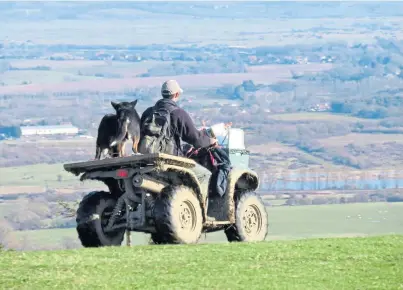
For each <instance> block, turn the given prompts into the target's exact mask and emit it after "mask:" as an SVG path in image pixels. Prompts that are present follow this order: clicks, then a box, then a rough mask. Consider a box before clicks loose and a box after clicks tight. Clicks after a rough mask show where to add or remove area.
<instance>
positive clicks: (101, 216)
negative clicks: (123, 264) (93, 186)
mask: <svg viewBox="0 0 403 290" xmlns="http://www.w3.org/2000/svg"><path fill="white" fill-rule="evenodd" d="M116 202H117V200H116V198H115V197H113V196H112V195H111V194H109V193H108V192H105V191H94V192H91V193H89V194H87V195H86V196H85V197H84V198H83V200H82V201H81V202H80V205H79V207H78V209H77V218H76V222H77V227H76V229H77V233H78V237H79V239H80V241H81V244H82V245H83V246H84V247H103V246H120V245H121V244H122V241H123V238H124V233H125V229H124V228H122V229H118V230H115V231H113V232H107V233H105V232H104V228H105V227H106V225H107V223H108V220H109V218H110V217H111V215H112V212H113V209H114V207H115V205H116Z"/></svg>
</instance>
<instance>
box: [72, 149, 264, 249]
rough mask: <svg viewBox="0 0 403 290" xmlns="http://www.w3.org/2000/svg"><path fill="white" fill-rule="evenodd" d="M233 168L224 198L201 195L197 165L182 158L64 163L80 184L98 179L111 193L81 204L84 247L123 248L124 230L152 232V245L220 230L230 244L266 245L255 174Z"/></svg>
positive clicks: (101, 193) (152, 156) (185, 241)
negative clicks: (237, 242) (259, 242)
mask: <svg viewBox="0 0 403 290" xmlns="http://www.w3.org/2000/svg"><path fill="white" fill-rule="evenodd" d="M237 154H238V155H239V153H237ZM232 163H233V164H232V165H233V169H232V170H231V171H230V173H229V176H228V184H227V188H226V192H225V194H224V195H223V196H222V197H221V196H219V195H214V193H210V196H202V194H201V191H200V184H199V181H198V180H197V178H196V176H195V174H194V173H193V172H192V171H191V170H190V168H191V167H193V166H194V165H195V161H194V160H192V159H188V158H184V157H177V156H173V155H168V154H146V155H133V156H129V157H118V158H110V159H103V160H94V161H88V162H79V163H70V164H65V165H64V168H65V170H66V171H68V172H71V173H73V174H75V175H76V176H78V175H80V174H81V177H80V180H81V181H83V180H88V179H91V180H99V181H101V182H104V183H105V185H106V186H107V187H108V188H109V191H108V192H106V191H94V192H90V193H89V194H87V195H86V196H84V198H83V199H82V201H81V202H80V205H79V207H78V209H77V213H76V214H77V215H76V221H77V228H76V229H77V232H78V236H79V239H80V240H81V243H82V245H83V246H84V247H102V246H118V245H121V244H122V241H123V239H124V234H125V232H126V230H128V231H137V232H144V233H150V234H151V239H152V240H153V242H154V243H156V244H169V243H173V244H190V243H197V241H198V240H199V238H200V236H201V234H202V233H205V232H213V231H219V230H224V232H225V234H226V236H227V239H228V241H230V242H235V241H240V242H252V241H262V240H264V239H265V237H266V235H267V231H268V229H267V228H268V221H267V212H266V208H265V206H264V204H263V202H262V200H261V198H260V197H259V196H258V195H257V194H256V193H254V191H255V190H256V189H257V188H258V186H259V178H258V175H257V174H256V173H255V172H253V171H252V170H250V169H249V168H247V167H245V166H242V167H241V168H237V164H236V163H234V161H232Z"/></svg>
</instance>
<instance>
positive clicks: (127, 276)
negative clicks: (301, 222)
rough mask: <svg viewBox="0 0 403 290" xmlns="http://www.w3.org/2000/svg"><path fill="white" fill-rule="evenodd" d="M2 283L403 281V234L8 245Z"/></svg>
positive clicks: (342, 285)
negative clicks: (38, 247) (73, 246)
mask: <svg viewBox="0 0 403 290" xmlns="http://www.w3.org/2000/svg"><path fill="white" fill-rule="evenodd" d="M0 281H1V284H0V285H1V286H0V288H2V289H55V288H57V289H248V288H249V289H402V287H403V236H384V237H371V238H340V239H313V240H302V241H281V242H280V241H276V242H270V243H268V242H263V243H255V244H248V243H241V244H210V245H185V246H139V247H135V248H126V247H123V248H99V249H80V250H66V251H50V252H49V251H38V252H5V253H2V254H1V256H0Z"/></svg>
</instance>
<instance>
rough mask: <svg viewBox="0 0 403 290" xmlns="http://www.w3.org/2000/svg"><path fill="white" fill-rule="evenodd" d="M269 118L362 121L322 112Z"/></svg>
mask: <svg viewBox="0 0 403 290" xmlns="http://www.w3.org/2000/svg"><path fill="white" fill-rule="evenodd" d="M270 118H271V119H275V120H279V121H347V122H359V121H362V119H360V118H357V117H351V116H348V115H343V114H331V113H322V112H312V113H292V114H273V115H270Z"/></svg>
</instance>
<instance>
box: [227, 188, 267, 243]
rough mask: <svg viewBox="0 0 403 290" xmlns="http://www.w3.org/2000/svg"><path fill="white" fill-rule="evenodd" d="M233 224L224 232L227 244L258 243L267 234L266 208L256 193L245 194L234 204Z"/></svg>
mask: <svg viewBox="0 0 403 290" xmlns="http://www.w3.org/2000/svg"><path fill="white" fill-rule="evenodd" d="M235 207H236V210H235V224H233V225H230V226H229V227H228V228H226V229H225V230H224V232H225V235H226V236H227V239H228V241H229V242H260V241H263V240H264V239H265V238H266V236H267V233H268V220H267V211H266V207H265V206H264V203H263V201H262V199H261V198H260V196H258V195H257V194H256V193H252V192H250V193H245V194H243V195H242V196H241V198H240V199H239V200H238V201H237V202H236V204H235Z"/></svg>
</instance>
